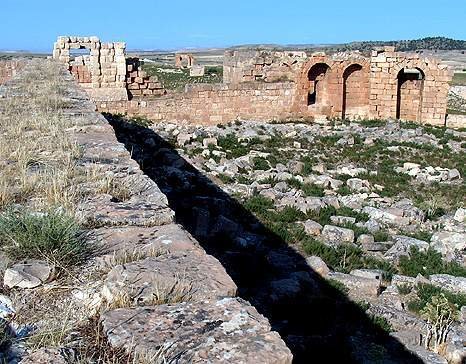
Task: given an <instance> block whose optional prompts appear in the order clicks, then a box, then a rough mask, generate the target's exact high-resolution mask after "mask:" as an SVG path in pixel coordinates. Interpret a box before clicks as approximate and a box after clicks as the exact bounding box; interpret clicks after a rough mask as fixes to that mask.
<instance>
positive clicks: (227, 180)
mask: <svg viewBox="0 0 466 364" xmlns="http://www.w3.org/2000/svg"><path fill="white" fill-rule="evenodd" d="M217 177H218V179H219V180H220V181H222V182H223V183H233V182H234V181H235V179H234V178H233V177H230V176H228V175H226V174H224V173H219V175H218V176H217Z"/></svg>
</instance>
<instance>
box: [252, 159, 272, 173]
mask: <svg viewBox="0 0 466 364" xmlns="http://www.w3.org/2000/svg"><path fill="white" fill-rule="evenodd" d="M252 164H253V169H254V170H256V171H266V170H268V169H270V165H269V162H267V159H265V158H262V157H254V158H253V159H252Z"/></svg>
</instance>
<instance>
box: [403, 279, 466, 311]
mask: <svg viewBox="0 0 466 364" xmlns="http://www.w3.org/2000/svg"><path fill="white" fill-rule="evenodd" d="M440 294H443V295H444V296H445V297H446V298H447V300H448V302H450V303H452V304H454V305H457V306H458V307H462V306H466V295H465V294H459V293H452V292H449V291H446V290H443V289H441V288H440V287H436V286H434V285H432V284H427V283H421V284H418V285H417V287H416V295H417V298H416V299H413V300H411V301H409V302H408V309H409V310H410V311H412V312H414V313H419V312H421V310H423V309H424V307H425V306H426V305H427V304H428V303H429V302H431V300H432V297H434V296H438V295H440Z"/></svg>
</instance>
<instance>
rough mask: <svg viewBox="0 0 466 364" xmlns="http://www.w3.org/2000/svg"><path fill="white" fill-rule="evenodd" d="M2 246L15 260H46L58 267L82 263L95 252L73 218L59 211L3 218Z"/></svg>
mask: <svg viewBox="0 0 466 364" xmlns="http://www.w3.org/2000/svg"><path fill="white" fill-rule="evenodd" d="M0 243H1V245H2V246H3V247H4V249H5V251H6V253H7V254H8V256H10V257H11V258H12V259H13V260H21V259H44V260H47V261H50V262H51V263H52V264H55V265H56V266H57V267H68V266H72V265H76V264H80V263H83V262H84V261H85V260H86V259H87V258H88V257H89V256H90V254H91V253H92V250H93V247H92V245H91V244H90V243H89V242H88V241H86V237H85V233H84V232H83V230H82V229H81V228H80V226H79V225H78V223H77V222H76V220H75V219H74V217H72V216H70V215H67V214H65V213H63V212H59V211H58V210H56V211H50V212H47V213H37V212H31V211H27V210H16V211H15V210H13V209H10V210H7V211H6V212H4V213H3V214H2V215H0Z"/></svg>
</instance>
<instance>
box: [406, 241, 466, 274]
mask: <svg viewBox="0 0 466 364" xmlns="http://www.w3.org/2000/svg"><path fill="white" fill-rule="evenodd" d="M398 266H399V269H400V272H401V274H404V275H407V276H410V277H416V276H417V275H418V274H422V275H424V276H428V275H431V274H450V275H452V276H456V277H466V267H463V266H461V265H460V264H458V263H456V262H447V261H445V260H443V258H442V254H440V253H439V252H437V251H435V250H434V249H432V248H429V249H428V250H427V251H426V252H421V251H419V249H417V248H416V247H412V248H411V250H410V254H409V257H408V256H402V257H400V260H399V265H398Z"/></svg>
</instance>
